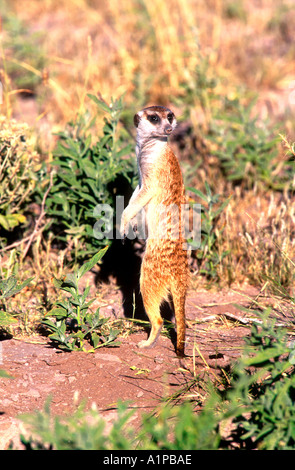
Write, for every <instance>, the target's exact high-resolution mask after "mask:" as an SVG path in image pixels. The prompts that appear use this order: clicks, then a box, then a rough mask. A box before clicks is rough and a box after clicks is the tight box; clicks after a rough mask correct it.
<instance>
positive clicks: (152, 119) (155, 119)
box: [148, 114, 160, 124]
mask: <svg viewBox="0 0 295 470" xmlns="http://www.w3.org/2000/svg"><path fill="white" fill-rule="evenodd" d="M148 120H149V121H150V122H152V123H153V124H154V123H156V122H159V120H160V118H159V116H158V115H157V114H151V115H150V116H148Z"/></svg>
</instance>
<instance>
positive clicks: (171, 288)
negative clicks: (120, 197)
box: [120, 106, 189, 357]
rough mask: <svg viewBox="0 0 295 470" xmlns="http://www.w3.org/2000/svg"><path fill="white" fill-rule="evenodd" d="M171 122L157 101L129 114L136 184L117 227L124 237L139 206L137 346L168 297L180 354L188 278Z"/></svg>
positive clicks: (155, 326)
mask: <svg viewBox="0 0 295 470" xmlns="http://www.w3.org/2000/svg"><path fill="white" fill-rule="evenodd" d="M176 124H177V122H176V118H175V115H174V113H173V112H172V111H171V110H170V109H168V108H166V107H163V106H150V107H147V108H144V109H142V110H141V111H139V112H138V113H137V114H136V115H135V116H134V125H135V127H136V128H137V135H136V156H137V163H138V172H139V184H138V186H137V188H136V189H135V191H134V193H133V195H132V196H131V199H130V201H129V204H128V206H127V207H126V209H125V210H124V212H123V214H122V219H121V229H120V231H121V236H122V237H123V238H125V237H126V234H127V233H128V228H129V223H133V222H132V221H134V218H135V217H136V215H137V214H138V212H139V211H141V210H142V209H144V212H145V221H146V226H147V240H146V248H145V254H144V257H143V260H142V265H141V271H140V291H141V295H142V299H143V304H144V307H145V311H146V313H147V316H148V318H149V320H150V323H151V332H150V335H149V337H148V339H147V340H145V341H141V342H140V343H139V344H138V346H139V347H140V348H147V347H151V346H153V345H154V344H155V342H156V341H157V339H158V337H159V335H160V332H161V329H162V325H163V319H162V317H161V314H160V306H161V304H162V303H163V301H165V300H168V299H169V298H171V297H172V300H173V306H174V313H175V320H176V331H177V341H176V353H177V355H178V356H179V357H183V356H184V349H185V330H186V328H185V326H186V325H185V299H186V293H187V289H188V281H189V271H188V257H187V250H186V245H185V239H184V236H183V230H182V228H183V227H182V222H183V214H182V207H183V204H184V203H185V193H184V184H183V179H182V174H181V170H180V166H179V163H178V160H177V157H176V156H175V154H174V153H173V151H172V150H171V148H170V147H169V145H168V136H170V135H171V134H172V132H173V130H174V129H175V127H176ZM135 225H136V224H135Z"/></svg>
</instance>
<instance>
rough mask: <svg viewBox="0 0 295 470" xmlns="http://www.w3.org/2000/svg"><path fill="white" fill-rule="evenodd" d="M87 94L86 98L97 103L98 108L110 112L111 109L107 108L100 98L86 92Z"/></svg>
mask: <svg viewBox="0 0 295 470" xmlns="http://www.w3.org/2000/svg"><path fill="white" fill-rule="evenodd" d="M87 96H88V98H90V99H91V100H92V101H94V103H95V104H97V106H98V107H99V108H101V109H102V110H103V111H105V112H107V113H110V112H111V109H110V108H109V106H108V105H107V104H106V103H105V102H104V101H102V100H100V99H99V98H97V96H95V95H92V94H91V93H87Z"/></svg>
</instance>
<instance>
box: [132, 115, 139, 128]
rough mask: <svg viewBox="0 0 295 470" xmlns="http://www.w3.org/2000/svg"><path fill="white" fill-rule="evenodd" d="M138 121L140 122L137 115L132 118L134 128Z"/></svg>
mask: <svg viewBox="0 0 295 470" xmlns="http://www.w3.org/2000/svg"><path fill="white" fill-rule="evenodd" d="M139 121H140V117H139V115H138V114H135V116H134V118H133V122H134V125H135V127H137V126H138V124H139Z"/></svg>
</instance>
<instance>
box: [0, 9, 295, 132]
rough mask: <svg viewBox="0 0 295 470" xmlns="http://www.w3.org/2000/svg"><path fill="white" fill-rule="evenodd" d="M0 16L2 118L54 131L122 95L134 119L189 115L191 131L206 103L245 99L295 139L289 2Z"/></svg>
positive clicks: (293, 20)
mask: <svg viewBox="0 0 295 470" xmlns="http://www.w3.org/2000/svg"><path fill="white" fill-rule="evenodd" d="M0 6H1V65H0V67H1V82H2V84H3V87H4V90H6V93H7V92H8V93H9V96H8V97H7V96H6V101H5V103H4V106H6V113H8V114H9V115H13V116H16V117H17V118H20V119H22V120H25V121H27V122H29V123H30V124H34V125H35V124H36V123H37V122H38V126H39V128H40V127H41V128H42V124H43V128H45V127H46V125H50V129H51V130H52V129H53V130H56V129H58V128H60V127H61V126H63V125H64V123H65V122H67V121H68V120H69V118H71V117H72V116H73V114H74V113H75V112H76V111H77V110H80V111H81V110H82V109H84V108H85V107H89V106H90V104H89V100H88V102H86V100H85V97H86V93H88V92H92V93H100V94H101V95H102V97H103V98H104V99H105V100H106V101H107V102H110V99H111V97H113V98H117V97H119V96H121V95H123V94H124V96H125V98H124V101H125V105H126V107H128V108H129V109H131V110H132V112H133V111H134V110H135V109H138V108H140V107H141V106H143V105H147V104H151V103H160V104H166V105H167V104H168V105H171V106H176V107H177V108H179V111H180V113H183V112H184V111H187V108H190V109H189V112H190V114H191V118H192V119H193V122H194V123H195V124H197V123H199V124H200V123H202V122H203V120H204V119H205V118H206V116H204V109H205V111H206V112H207V114H208V113H209V111H211V109H209V108H211V107H212V106H213V103H212V100H213V96H212V95H213V94H215V95H216V94H219V95H221V94H222V95H223V96H224V97H228V98H230V99H233V98H234V97H236V96H237V95H238V94H242V95H243V97H245V93H246V92H252V93H253V94H256V95H257V98H258V99H257V110H258V112H259V115H260V116H261V117H262V118H263V119H266V118H269V119H271V120H272V121H276V122H280V123H282V121H284V127H285V130H286V132H287V133H288V135H293V133H294V111H295V37H294V36H295V4H294V1H293V0H283V1H277V0H249V1H245V0H236V1H232V0H208V1H203V0H170V1H169V2H163V1H162V0H154V1H153V2H150V1H148V0H124V1H119V0H108V1H102V0H70V1H63V0H61V1H56V0H43V1H41V2H40V1H38V0H29V1H27V2H21V1H14V0H10V1H9V2H8V1H5V0H1V2H0ZM21 90H22V91H21ZM24 98H25V99H24ZM217 104H218V103H217ZM206 112H205V114H206ZM207 118H208V116H207ZM42 121H43V122H42Z"/></svg>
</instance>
